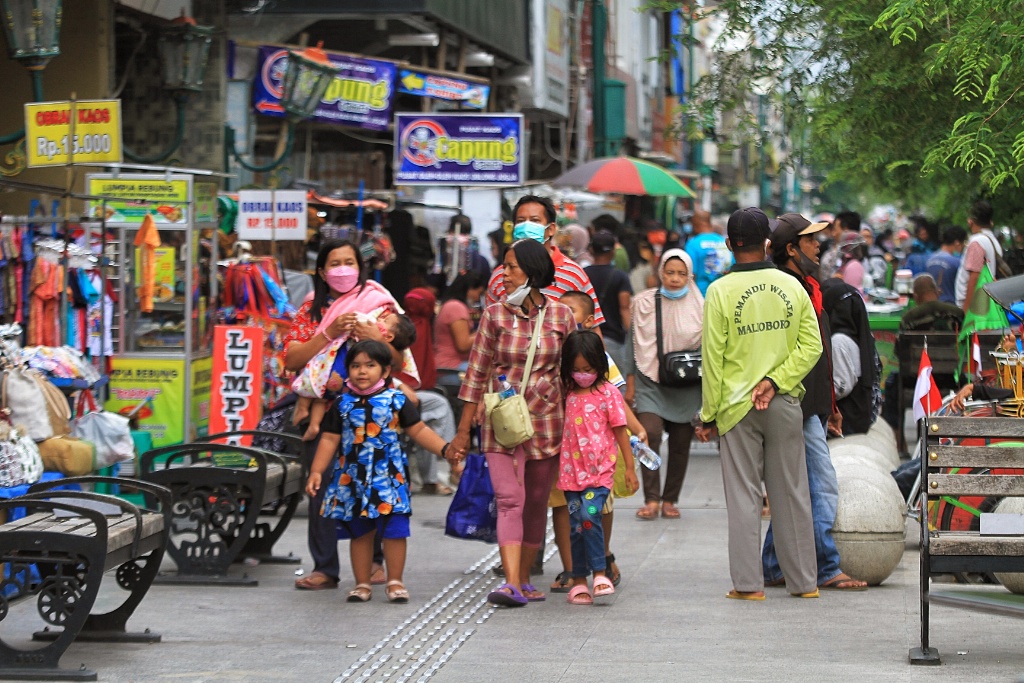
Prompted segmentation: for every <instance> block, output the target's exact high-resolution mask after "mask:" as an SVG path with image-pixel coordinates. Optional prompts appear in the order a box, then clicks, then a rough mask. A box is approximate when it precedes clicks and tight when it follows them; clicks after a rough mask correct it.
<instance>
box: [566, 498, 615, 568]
mask: <svg viewBox="0 0 1024 683" xmlns="http://www.w3.org/2000/svg"><path fill="white" fill-rule="evenodd" d="M607 498H608V489H606V488H604V487H603V486H598V487H595V488H589V489H584V490H582V491H566V492H565V501H566V502H567V503H568V504H569V540H570V543H571V545H572V575H573V577H574V578H582V577H585V576H589V575H590V573H591V572H603V571H604V570H605V561H604V527H603V526H601V509H602V508H604V503H605V500H607Z"/></svg>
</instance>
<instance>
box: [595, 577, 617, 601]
mask: <svg viewBox="0 0 1024 683" xmlns="http://www.w3.org/2000/svg"><path fill="white" fill-rule="evenodd" d="M614 594H615V584H613V583H612V582H611V579H609V578H608V577H607V576H595V577H594V597H595V598H603V597H607V596H609V595H614Z"/></svg>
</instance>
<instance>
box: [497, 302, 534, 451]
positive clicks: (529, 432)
mask: <svg viewBox="0 0 1024 683" xmlns="http://www.w3.org/2000/svg"><path fill="white" fill-rule="evenodd" d="M546 311H547V306H544V307H542V308H541V309H540V313H539V314H538V315H537V322H536V324H535V325H534V327H533V334H532V335H530V350H529V352H528V353H527V354H526V367H525V368H523V381H522V382H520V383H519V391H518V392H517V393H515V394H513V395H512V396H509V397H507V398H504V399H502V398H501V394H500V393H490V394H484V408H485V410H486V411H487V417H488V418H489V419H490V420H491V429H492V430H493V431H494V440H495V441H497V442H498V443H499V444H500V445H501V446H503V447H505V448H515V447H516V446H518V445H519V444H521V443H525V442H526V441H529V440H530V439H532V438H533V435H534V430H533V420H532V419H530V409H529V407H528V406H527V405H526V398H525V397H524V396H523V392H525V391H526V387H528V386H529V385H530V373H531V372H532V371H533V356H534V352H535V351H536V350H537V343H538V341H539V340H540V328H541V327H543V325H544V313H545V312H546Z"/></svg>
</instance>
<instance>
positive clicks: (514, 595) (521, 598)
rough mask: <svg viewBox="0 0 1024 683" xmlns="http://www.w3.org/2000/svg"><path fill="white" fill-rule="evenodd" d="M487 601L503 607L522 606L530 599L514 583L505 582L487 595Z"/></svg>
mask: <svg viewBox="0 0 1024 683" xmlns="http://www.w3.org/2000/svg"><path fill="white" fill-rule="evenodd" d="M505 591H508V592H507V593H506V592H505ZM487 602H489V603H491V604H492V605H501V606H503V607H522V606H523V605H525V604H526V603H528V602H529V600H528V599H527V598H526V596H525V595H523V594H522V593H520V592H519V589H518V588H516V587H515V586H513V585H512V584H510V583H503V584H501V585H500V586H498V587H497V588H496V589H494V590H493V591H491V592H490V593H489V594H488V595H487Z"/></svg>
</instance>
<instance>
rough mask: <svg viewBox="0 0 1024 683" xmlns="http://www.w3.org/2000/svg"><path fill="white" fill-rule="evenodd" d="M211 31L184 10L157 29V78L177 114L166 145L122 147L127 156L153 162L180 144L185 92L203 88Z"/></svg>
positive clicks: (183, 130)
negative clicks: (148, 151) (147, 150)
mask: <svg viewBox="0 0 1024 683" xmlns="http://www.w3.org/2000/svg"><path fill="white" fill-rule="evenodd" d="M213 32H214V28H213V27H212V26H199V25H197V24H196V20H195V19H193V18H192V17H189V16H186V15H185V10H182V11H181V16H180V17H178V18H177V19H174V20H173V21H171V22H170V23H169V24H167V25H166V26H164V27H162V28H161V29H160V30H159V37H158V38H157V50H158V53H159V57H160V79H161V81H162V82H163V87H164V89H165V90H169V91H170V92H171V94H172V97H173V98H174V107H175V112H176V114H177V119H176V122H175V126H174V138H172V139H171V143H170V145H168V146H167V148H165V149H164V150H163V151H160V152H157V153H156V154H153V155H150V156H142V155H139V154H136V153H135V152H133V151H131V150H130V149H128V148H127V147H125V148H124V155H125V156H126V157H128V159H130V160H132V161H134V162H136V163H140V164H155V163H158V162H161V161H164V160H165V159H167V158H168V157H169V156H171V155H172V154H174V152H175V151H177V149H178V147H180V146H181V143H182V141H183V140H184V139H185V104H186V103H187V102H188V98H189V95H191V94H192V93H196V92H202V90H203V78H204V77H205V76H206V64H207V62H208V61H209V59H210V45H211V44H212V43H213Z"/></svg>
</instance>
